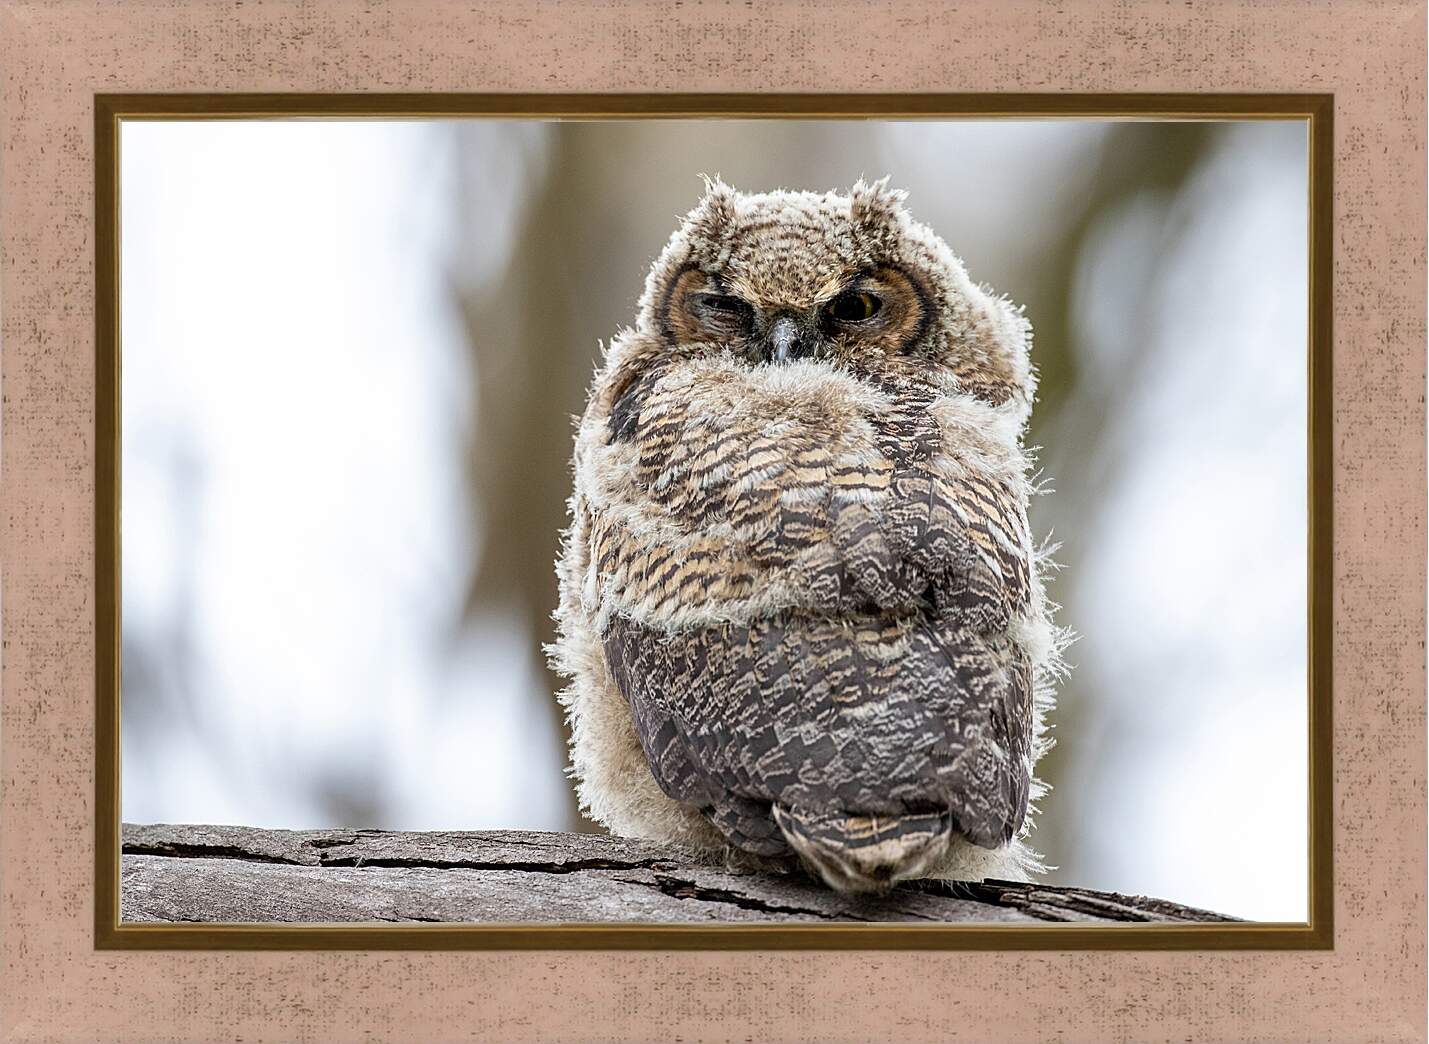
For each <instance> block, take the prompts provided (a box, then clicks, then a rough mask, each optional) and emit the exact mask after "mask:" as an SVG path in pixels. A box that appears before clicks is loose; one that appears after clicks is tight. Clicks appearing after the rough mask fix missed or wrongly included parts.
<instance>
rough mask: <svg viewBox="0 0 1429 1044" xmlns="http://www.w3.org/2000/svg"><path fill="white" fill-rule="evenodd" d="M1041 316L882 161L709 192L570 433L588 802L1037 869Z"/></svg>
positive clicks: (731, 837) (800, 837)
mask: <svg viewBox="0 0 1429 1044" xmlns="http://www.w3.org/2000/svg"><path fill="white" fill-rule="evenodd" d="M1028 338H1029V333H1028V329H1027V325H1026V323H1025V321H1024V320H1023V319H1022V318H1021V316H1020V314H1018V313H1017V312H1016V311H1015V310H1014V309H1013V308H1011V307H1010V306H1009V305H1008V304H1007V303H1006V302H1005V301H1003V300H1001V299H998V298H994V297H992V296H990V295H989V294H987V293H986V292H984V291H983V290H981V289H980V288H978V287H976V286H975V285H973V284H972V283H971V282H970V281H969V279H968V277H967V275H966V273H965V272H964V270H963V267H962V265H961V263H960V262H958V260H957V259H956V258H955V257H953V255H952V254H951V252H950V251H949V250H948V248H947V247H946V246H945V245H944V244H943V242H942V241H941V240H940V239H938V238H937V237H936V236H935V235H933V233H932V232H931V231H929V230H928V229H927V228H926V227H924V226H922V225H918V224H915V223H914V222H913V221H912V220H911V219H910V218H909V217H908V215H907V213H906V211H905V209H904V207H903V197H902V194H901V193H897V192H893V191H890V190H889V189H887V187H886V185H885V183H882V182H880V183H876V184H873V185H867V184H864V183H859V184H858V185H856V186H855V187H854V189H853V190H852V192H851V193H850V194H849V195H848V196H841V195H836V194H828V195H816V194H812V193H790V192H774V193H768V194H763V195H742V194H740V193H737V192H735V191H734V190H732V189H730V188H729V187H728V186H725V185H723V184H719V183H713V184H711V185H709V187H708V191H707V193H706V196H705V198H704V199H703V200H702V201H701V203H700V205H699V206H697V207H696V208H695V209H694V210H693V211H691V213H690V214H689V215H688V217H687V218H686V220H685V222H684V224H683V225H682V226H681V228H680V229H679V230H677V231H676V233H675V235H674V236H673V237H672V238H671V240H670V242H669V244H668V245H667V247H666V249H665V251H664V252H663V253H662V255H661V256H660V258H659V259H658V260H657V261H656V263H655V266H654V268H653V269H652V271H651V273H650V276H649V279H648V280H647V283H646V288H645V293H644V295H643V297H642V298H641V301H640V307H639V314H638V316H637V319H636V323H635V326H634V328H633V329H627V330H622V331H621V332H620V333H619V334H618V335H617V336H616V338H615V339H614V340H613V341H612V343H611V345H610V348H609V350H608V352H607V356H606V360H605V364H604V366H603V368H602V369H601V371H600V372H599V373H598V375H597V377H596V380H595V384H594V387H593V390H592V394H591V398H590V404H589V406H588V408H587V410H586V412H585V415H584V417H583V419H582V421H581V425H580V429H579V432H578V435H577V440H576V451H575V490H574V493H573V495H572V497H571V503H570V508H571V524H570V528H569V530H568V531H567V533H566V540H565V545H564V551H563V555H562V558H561V561H560V563H559V565H558V574H559V577H560V582H561V603H560V609H559V612H558V614H557V615H558V621H559V624H560V637H559V640H558V642H557V643H556V645H555V646H554V647H553V655H554V661H555V663H556V665H557V667H558V669H560V670H561V671H562V672H563V673H565V674H566V675H567V676H568V677H569V678H570V680H571V684H570V686H569V688H567V689H566V691H565V692H564V693H563V694H562V699H563V702H564V703H565V705H566V707H567V710H568V713H569V718H570V722H571V726H572V734H573V747H572V755H573V768H574V773H575V776H576V779H577V786H578V792H579V795H580V798H581V802H582V806H583V807H584V808H585V809H586V810H587V812H588V813H589V814H590V815H591V816H593V817H594V818H595V819H597V820H598V821H600V822H602V823H604V824H605V825H607V826H608V827H609V828H610V829H612V830H613V831H615V832H618V833H625V834H633V835H637V836H644V837H653V838H657V839H664V840H674V841H684V842H689V843H695V844H698V845H702V846H705V847H709V848H720V847H726V846H732V847H733V848H735V849H738V850H740V851H741V852H743V853H746V854H747V855H748V856H749V857H751V858H752V859H755V860H789V859H791V858H792V857H797V858H798V859H800V860H801V861H802V862H803V863H804V864H805V865H806V866H807V867H808V868H809V869H810V870H811V871H813V872H815V873H817V874H818V875H820V876H821V877H822V878H823V879H824V880H825V881H826V882H827V883H828V884H829V885H830V886H832V887H835V888H838V889H841V890H845V891H870V890H878V889H882V888H886V887H888V886H889V885H890V884H891V883H892V882H893V881H896V880H899V879H902V878H907V877H916V876H943V877H974V878H976V877H984V876H1000V877H1011V878H1025V877H1026V876H1027V873H1028V872H1029V871H1030V870H1032V869H1035V865H1036V860H1035V856H1034V855H1033V854H1032V853H1031V852H1030V851H1029V850H1028V849H1027V848H1026V846H1025V844H1024V842H1023V838H1024V837H1025V834H1026V831H1027V829H1028V818H1027V816H1028V808H1029V803H1030V802H1031V801H1032V800H1033V799H1034V798H1035V797H1036V796H1037V793H1038V791H1039V785H1038V783H1037V782H1036V780H1035V779H1034V778H1033V775H1032V771H1033V765H1034V763H1035V761H1036V760H1037V758H1038V757H1039V756H1040V754H1041V753H1042V752H1043V751H1044V750H1045V748H1046V747H1047V746H1048V742H1047V740H1046V739H1045V737H1044V723H1043V718H1044V715H1045V712H1046V710H1047V708H1048V706H1049V705H1050V694H1051V684H1050V682H1051V679H1052V678H1053V676H1054V674H1055V671H1056V670H1057V669H1058V665H1059V658H1058V654H1057V650H1058V648H1059V647H1060V644H1061V640H1062V636H1061V634H1060V632H1058V631H1057V629H1055V628H1054V627H1053V626H1052V624H1051V622H1050V619H1049V605H1048V603H1047V601H1046V599H1045V597H1044V595H1043V588H1042V581H1041V577H1040V574H1039V569H1038V565H1039V563H1038V556H1037V554H1036V553H1035V552H1034V548H1033V543H1032V539H1031V534H1030V532H1029V529H1028V523H1027V498H1028V493H1029V486H1028V481H1027V473H1028V470H1029V461H1028V459H1027V456H1026V454H1025V453H1024V451H1023V449H1022V447H1021V433H1022V429H1023V426H1024V425H1025V422H1026V419H1027V414H1028V410H1029V408H1030V404H1031V399H1032V394H1033V377H1032V374H1031V371H1030V367H1029V365H1028V360H1027V346H1028V345H1027V342H1028Z"/></svg>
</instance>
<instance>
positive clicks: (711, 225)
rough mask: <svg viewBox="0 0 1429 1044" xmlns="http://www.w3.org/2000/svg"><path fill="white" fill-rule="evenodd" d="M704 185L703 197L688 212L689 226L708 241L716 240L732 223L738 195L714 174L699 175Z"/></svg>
mask: <svg viewBox="0 0 1429 1044" xmlns="http://www.w3.org/2000/svg"><path fill="white" fill-rule="evenodd" d="M700 177H701V178H702V179H703V180H704V183H705V194H704V197H703V198H702V199H701V200H700V201H699V203H698V204H696V206H695V209H694V210H692V211H691V212H690V224H691V225H692V226H693V228H694V229H695V230H696V231H697V232H699V233H700V234H701V235H702V236H704V237H705V238H706V239H709V240H718V239H719V238H720V233H721V232H723V231H724V230H725V229H726V228H728V227H729V226H730V225H732V224H733V223H734V210H735V201H736V200H737V199H738V197H739V193H738V192H737V191H735V189H734V188H733V187H732V186H730V185H726V184H725V183H724V182H723V181H721V180H720V176H719V175H718V174H716V175H715V176H714V177H710V176H709V175H708V174H701V175H700Z"/></svg>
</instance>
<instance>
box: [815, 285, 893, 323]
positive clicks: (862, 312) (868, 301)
mask: <svg viewBox="0 0 1429 1044" xmlns="http://www.w3.org/2000/svg"><path fill="white" fill-rule="evenodd" d="M882 307H883V301H882V300H881V299H880V298H878V297H877V296H876V295H874V294H870V293H869V292H868V291H866V290H850V291H849V292H848V293H845V294H839V296H838V297H835V298H834V299H833V300H832V301H831V302H829V308H828V312H829V317H830V318H832V319H836V320H838V321H839V322H841V323H861V322H863V321H864V320H865V319H872V318H873V317H874V316H875V315H877V314H878V310H879V309H880V308H882Z"/></svg>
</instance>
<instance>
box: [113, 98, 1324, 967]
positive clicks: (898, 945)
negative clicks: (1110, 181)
mask: <svg viewBox="0 0 1429 1044" xmlns="http://www.w3.org/2000/svg"><path fill="white" fill-rule="evenodd" d="M438 116H439V117H446V118H460V119H560V120H586V121H592V120H593V121H604V120H629V119H688V118H691V117H697V118H706V119H722V120H723V119H739V118H757V119H774V120H781V119H791V118H802V119H848V118H850V117H854V118H877V119H900V120H906V119H940V120H947V119H971V118H998V119H1008V118H1012V119H1045V118H1048V117H1063V118H1076V119H1108V118H1111V119H1134V120H1166V119H1175V120H1195V121H1206V120H1210V121H1224V120H1267V119H1269V120H1289V121H1304V123H1305V125H1306V127H1307V140H1308V149H1307V176H1308V184H1309V191H1308V198H1309V215H1308V222H1309V250H1308V258H1309V265H1308V271H1307V272H1306V278H1307V280H1308V284H1309V301H1310V309H1311V316H1312V319H1311V322H1310V324H1309V339H1308V344H1307V348H1306V366H1307V372H1308V377H1307V385H1306V386H1307V389H1308V401H1307V408H1308V411H1309V412H1308V418H1309V420H1308V425H1309V426H1308V436H1307V446H1308V451H1309V455H1308V462H1307V474H1308V490H1309V505H1308V515H1307V518H1308V528H1309V535H1308V540H1307V549H1308V556H1309V560H1308V562H1307V569H1308V575H1309V587H1308V592H1307V595H1308V610H1309V612H1308V617H1307V621H1306V626H1307V630H1308V635H1309V639H1308V646H1307V648H1308V655H1309V669H1308V675H1307V677H1308V691H1307V699H1308V711H1307V721H1308V723H1309V748H1310V749H1309V756H1308V758H1307V764H1308V766H1309V783H1308V794H1309V813H1308V814H1309V830H1308V838H1309V869H1308V874H1309V905H1310V916H1309V917H1308V919H1307V921H1306V922H1304V923H1302V924H1296V923H1272V922H1261V921H1249V922H1234V923H1166V922H1154V921H1149V922H1144V923H1128V924H1114V925H1091V924H1083V923H1078V922H1073V921H1068V922H1061V923H1047V924H1037V925H1009V924H996V923H984V924H977V923H971V924H938V923H922V924H910V923H899V924H892V923H871V924H858V923H848V922H839V923H836V924H778V925H773V924H769V925H766V924H753V925H751V924H717V925H710V926H695V925H688V924H663V923H601V922H589V923H565V922H563V923H557V924H546V923H534V922H527V923H507V924H474V923H461V924H455V923H444V924H416V925H411V924H407V925H400V926H396V925H371V924H352V925H348V924H343V925H300V924H208V923H205V924H182V925H172V924H155V923H134V922H126V921H124V920H123V919H122V917H121V910H120V906H121V903H120V891H121V889H120V854H119V853H120V844H119V830H120V823H121V817H120V801H119V790H120V773H119V749H120V743H119V735H120V724H121V715H120V705H121V690H122V684H121V676H122V663H121V656H120V646H121V641H120V638H121V636H120V626H119V617H120V613H119V605H120V594H119V592H120V587H121V577H120V568H119V562H120V557H121V549H120V546H119V537H120V528H121V527H120V502H121V494H120V470H121V469H120V453H119V446H120V443H121V439H122V432H121V431H120V423H119V417H120V413H121V409H120V406H121V402H120V399H121V397H120V382H119V370H120V364H121V359H122V348H121V344H120V318H119V297H118V288H119V285H120V253H119V237H118V230H119V213H120V210H119V206H120V205H119V189H120V180H121V179H120V168H119V155H120V148H119V130H120V126H121V123H123V122H126V121H155V120H183V121H193V120H229V119H252V118H277V119H285V120H292V119H334V118H346V119H351V118H356V119H373V118H397V119H420V118H432V117H438ZM1333 121H1334V104H1333V98H1331V97H1330V96H1328V95H1210V94H1199V95H1140V94H1132V95H1077V94H1058V95H1045V94H1044V95H1035V94H1000V95H996V96H982V95H940V94H920V95H878V94H872V93H865V94H857V95H833V94H826V95H796V94H762V95H719V94H711V95H700V94H695V95H685V94H622V95H588V96H586V95H582V96H551V95H459V94H447V95H440V96H435V95H413V96H407V95H400V94H399V95H336V94H334V95H323V96H283V95H180V94H162V95H99V96H97V97H96V99H95V126H94V140H95V142H96V150H95V164H96V165H95V187H96V188H95V198H96V208H95V244H96V294H97V296H96V307H95V314H96V331H95V333H96V343H97V345H98V367H97V371H96V374H97V383H96V390H95V395H96V402H97V403H98V406H99V413H98V429H97V430H98V438H97V441H96V461H95V468H96V475H97V477H98V481H97V482H96V485H95V517H96V519H101V520H105V522H104V524H102V525H101V526H100V527H99V529H98V531H97V534H96V536H97V545H96V561H97V573H96V591H95V597H96V604H97V607H98V620H99V622H98V631H97V637H98V654H97V662H96V675H95V683H96V692H97V694H98V698H97V700H96V719H95V734H96V736H97V737H98V742H97V743H96V763H95V780H96V788H95V804H96V808H97V809H98V820H97V823H96V833H95V838H96V843H95V882H96V891H95V945H96V946H97V947H100V948H103V949H108V948H115V949H126V948H136V949H150V948H162V949H175V948H181V949H189V948H194V949H208V948H219V949H224V948H250V947H252V948H264V949H329V948H331V949H358V950H366V949H389V948H390V949H501V950H510V949H538V950H551V949H582V950H583V949H595V950H610V949H652V950H661V949H680V950H684V949H721V950H723V949H731V950H769V949H831V948H844V947H848V948H858V949H885V948H886V949H897V950H902V949H983V948H1001V947H1010V948H1015V949H1058V950H1062V949H1082V948H1088V949H1100V948H1112V949H1122V948H1125V949H1180V948H1188V949H1216V948H1220V947H1226V948H1232V949H1243V948H1255V949H1278V948H1301V947H1303V948H1328V947H1330V946H1332V944H1333V939H1334V926H1333V917H1334V910H1333V905H1332V903H1331V902H1330V898H1331V894H1332V891H1331V888H1332V885H1331V882H1332V881H1333V853H1332V850H1331V846H1330V839H1331V836H1332V807H1331V803H1330V801H1329V776H1328V773H1329V762H1330V757H1329V752H1330V737H1331V706H1332V703H1331V688H1330V677H1331V662H1330V654H1331V646H1330V605H1331V601H1330V600H1331V597H1332V591H1331V577H1330V568H1329V567H1330V550H1331V546H1332V544H1331V525H1332V518H1333V501H1332V495H1333V488H1332V485H1331V471H1330V468H1331V462H1332V453H1331V443H1330V437H1329V436H1330V430H1329V429H1330V425H1329V416H1330V415H1329V409H1330V403H1331V396H1332V388H1331V375H1330V369H1329V365H1328V363H1329V346H1330V338H1331V321H1332V314H1331V307H1330V304H1331V298H1330V291H1331V286H1330V280H1329V275H1330V271H1331V264H1332V241H1331V230H1332V226H1331V221H1330V215H1331V209H1332V208H1331V201H1332V198H1333V197H1332V178H1333V152H1332V148H1333V146H1332V142H1333V127H1334V123H1333Z"/></svg>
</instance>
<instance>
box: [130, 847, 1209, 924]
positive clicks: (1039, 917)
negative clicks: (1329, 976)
mask: <svg viewBox="0 0 1429 1044" xmlns="http://www.w3.org/2000/svg"><path fill="white" fill-rule="evenodd" d="M122 836H123V849H122V856H121V867H120V914H121V918H122V920H123V921H125V922H127V923H143V922H147V923H153V922H162V923H183V922H210V923H212V922H226V923H254V922H257V923H287V924H292V923H315V922H343V923H352V922H389V923H418V922H433V921H435V922H469V923H509V922H520V921H539V922H548V923H549V922H567V923H569V922H591V921H605V922H615V921H624V922H666V923H685V924H691V923H697V924H707V923H712V922H746V923H747V922H759V923H770V922H790V921H804V922H821V921H862V922H869V921H915V922H928V921H936V922H943V923H949V924H959V923H961V924H966V923H1017V922H1021V923H1039V922H1041V923H1045V922H1048V921H1079V922H1086V923H1093V924H1116V923H1128V922H1160V923H1176V922H1208V921H1232V920H1235V918H1230V917H1225V916H1223V915H1221V914H1216V913H1211V912H1209V911H1206V910H1196V909H1192V908H1190V907H1186V906H1181V905H1179V904H1177V903H1172V902H1168V901H1165V900H1161V899H1147V898H1144V897H1141V896H1125V895H1118V894H1115V893H1111V892H1096V891H1090V890H1088V889H1082V888H1064V887H1054V886H1050V885H1043V884H1019V883H1014V882H1005V881H982V882H977V883H964V882H945V881H918V882H904V883H902V884H900V885H898V886H897V887H895V888H894V889H893V890H892V891H891V892H889V893H888V894H886V895H883V896H873V897H870V896H845V895H840V894H838V893H837V892H833V891H831V890H829V889H828V888H826V887H824V886H823V885H822V884H821V883H820V882H818V881H817V880H815V879H813V878H810V877H807V876H805V875H804V874H803V873H801V872H797V871H791V872H787V873H771V872H763V871H754V870H750V869H746V868H741V867H738V866H734V865H725V864H723V863H720V862H718V861H712V860H711V859H710V858H709V857H708V856H707V855H702V854H701V853H698V852H695V851H693V850H689V849H685V848H681V847H680V846H678V845H663V844H655V843H653V842H649V841H639V840H634V839H630V838H619V837H607V836H603V835H596V834H571V833H543V832H538V831H518V830H484V831H473V832H432V833H399V832H392V831H382V830H264V829H258V828H255V827H244V826H201V825H168V824H160V825H149V826H140V825H134V824H125V825H124V828H123V835H122Z"/></svg>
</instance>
